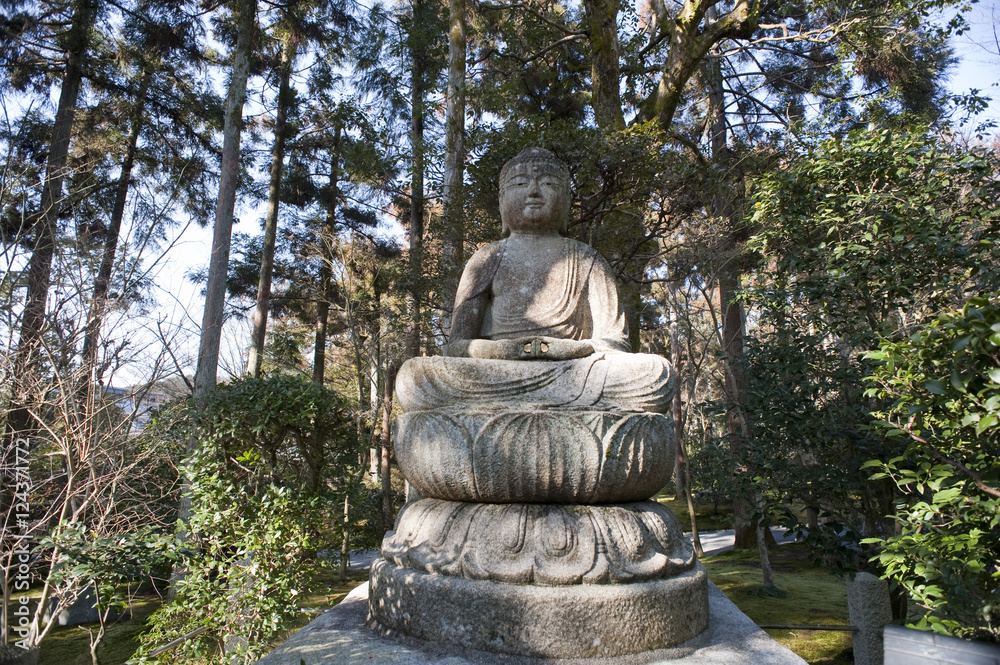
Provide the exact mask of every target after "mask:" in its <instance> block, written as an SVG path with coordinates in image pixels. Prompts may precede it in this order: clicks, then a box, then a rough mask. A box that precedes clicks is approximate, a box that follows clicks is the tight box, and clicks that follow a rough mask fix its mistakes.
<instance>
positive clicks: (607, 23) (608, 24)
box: [583, 0, 625, 129]
mask: <svg viewBox="0 0 1000 665" xmlns="http://www.w3.org/2000/svg"><path fill="white" fill-rule="evenodd" d="M583 6H584V8H585V10H586V12H587V24H588V27H589V34H590V52H591V56H590V62H591V67H590V78H591V81H592V82H593V95H592V99H593V101H592V102H591V103H592V105H593V108H594V119H595V120H596V121H597V124H598V126H599V127H601V128H602V129H625V116H624V115H623V114H622V100H621V92H620V86H621V72H620V66H619V59H618V8H619V3H618V2H617V0H584V2H583Z"/></svg>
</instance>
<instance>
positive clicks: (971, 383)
mask: <svg viewBox="0 0 1000 665" xmlns="http://www.w3.org/2000/svg"><path fill="white" fill-rule="evenodd" d="M868 358H870V359H872V360H875V361H878V363H880V364H879V366H878V367H877V369H876V370H875V371H874V372H873V373H872V374H871V376H869V377H867V380H868V381H870V382H871V383H872V387H871V388H870V389H869V390H868V394H869V395H872V396H875V397H878V398H880V399H883V400H886V401H887V403H888V404H889V406H888V407H886V408H885V410H883V411H879V412H877V413H875V414H874V415H875V416H876V417H877V418H878V419H879V420H880V424H881V427H882V429H883V430H884V432H885V435H886V436H887V437H890V438H894V439H899V440H902V441H904V442H905V444H906V448H905V452H904V453H903V454H902V455H900V456H898V457H894V458H892V459H890V460H888V461H879V460H873V461H871V462H868V463H867V464H866V465H865V466H866V467H868V468H874V469H878V472H877V473H876V474H875V476H874V477H885V478H890V479H891V480H892V481H893V482H894V483H895V484H896V486H897V487H898V488H899V490H900V491H901V492H902V493H903V494H904V497H905V500H904V501H902V502H900V504H899V506H898V510H897V512H896V515H895V517H896V519H897V520H899V522H900V524H901V525H902V532H901V533H900V534H899V535H896V536H892V537H889V538H886V539H884V540H880V539H872V540H871V542H873V543H879V544H881V545H882V547H883V549H882V551H881V553H880V554H878V556H877V557H876V558H877V560H878V562H879V563H880V564H881V565H882V566H884V568H885V572H886V575H887V576H888V577H889V578H890V579H892V580H895V581H896V582H898V583H899V584H901V585H902V586H903V587H905V588H906V590H907V591H908V592H909V593H910V595H911V597H912V598H913V599H914V600H916V601H917V603H919V604H920V605H921V606H922V607H923V608H925V609H926V614H925V616H924V617H923V618H922V619H921V620H920V623H919V624H918V625H917V627H928V628H931V629H933V630H935V631H937V632H942V633H951V634H955V635H960V636H972V637H980V638H985V639H991V640H993V641H1000V294H998V293H992V294H989V295H983V296H980V297H975V298H972V299H970V300H969V301H968V302H967V303H966V304H965V306H964V307H963V308H962V309H961V311H949V312H946V313H944V314H941V315H939V316H938V317H937V318H936V319H935V320H934V321H933V322H931V323H930V324H928V325H927V326H926V327H924V328H923V329H922V330H920V331H919V332H917V333H915V334H914V335H912V336H911V337H909V338H907V339H904V340H902V341H898V342H891V341H885V342H883V343H882V344H881V346H880V347H879V349H878V350H877V351H873V352H871V353H869V354H868Z"/></svg>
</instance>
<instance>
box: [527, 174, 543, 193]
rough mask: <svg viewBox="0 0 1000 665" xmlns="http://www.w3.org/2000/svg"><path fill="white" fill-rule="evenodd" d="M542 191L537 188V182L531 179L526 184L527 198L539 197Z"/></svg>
mask: <svg viewBox="0 0 1000 665" xmlns="http://www.w3.org/2000/svg"><path fill="white" fill-rule="evenodd" d="M541 194H542V190H541V189H539V187H538V181H537V180H536V179H534V178H532V179H531V180H530V181H529V184H528V196H541Z"/></svg>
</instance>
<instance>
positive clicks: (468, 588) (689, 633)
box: [370, 560, 708, 658]
mask: <svg viewBox="0 0 1000 665" xmlns="http://www.w3.org/2000/svg"><path fill="white" fill-rule="evenodd" d="M370 594H371V595H370V604H371V613H372V616H373V618H375V619H376V620H377V621H378V622H379V623H380V624H382V625H383V626H386V627H388V628H392V629H395V630H398V631H400V632H402V633H405V634H407V635H412V636H414V637H420V638H423V639H432V640H439V641H443V642H448V643H451V644H454V645H457V646H462V647H469V648H472V649H480V650H489V651H496V652H499V653H511V654H520V655H531V656H538V657H547V658H595V657H607V656H621V655H626V654H631V653H639V652H643V651H652V650H654V649H660V648H664V647H668V646H673V645H674V644H680V643H681V642H685V641H687V640H689V639H691V638H692V637H694V636H696V635H698V634H699V633H701V632H702V631H703V630H705V628H707V627H708V604H707V602H705V599H706V597H707V594H708V575H707V574H706V573H705V569H704V567H702V566H701V565H698V566H697V567H696V568H694V569H692V570H690V571H688V572H686V573H684V574H681V575H677V576H674V577H669V578H666V579H661V580H654V581H650V582H639V583H633V584H577V585H573V586H538V585H534V584H506V583H497V582H490V581H479V580H467V579H456V578H452V577H445V576H443V575H434V574H429V573H420V572H417V571H415V570H412V569H408V568H401V567H398V566H395V565H393V564H391V563H388V562H386V561H384V560H383V561H377V562H376V563H375V565H373V566H372V575H371V591H370Z"/></svg>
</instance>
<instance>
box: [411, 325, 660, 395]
mask: <svg viewBox="0 0 1000 665" xmlns="http://www.w3.org/2000/svg"><path fill="white" fill-rule="evenodd" d="M525 339H527V338H525ZM477 341H482V340H477ZM548 343H551V344H554V341H553V340H549V341H548ZM674 383H675V381H674V374H673V371H672V370H671V367H670V364H669V363H668V362H667V361H666V360H665V359H663V358H661V357H660V356H653V355H646V354H636V353H620V352H599V353H593V354H591V355H588V356H586V357H584V358H580V359H573V360H565V359H564V360H544V359H535V360H503V359H495V358H487V359H481V358H474V359H473V358H447V357H440V356H436V357H431V358H413V359H411V360H407V361H406V362H405V363H403V366H402V367H401V368H400V370H399V374H398V375H397V377H396V397H397V399H398V401H399V404H400V406H401V407H402V408H403V410H404V411H425V410H429V409H440V408H453V407H456V406H465V407H477V406H478V407H480V408H489V409H495V410H498V409H508V408H519V407H520V408H523V407H525V406H532V407H536V408H593V409H603V410H620V411H649V412H654V413H665V412H666V411H667V410H668V407H669V404H670V398H671V396H672V395H673V393H674Z"/></svg>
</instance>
